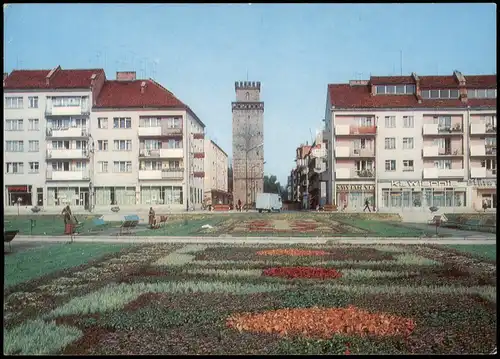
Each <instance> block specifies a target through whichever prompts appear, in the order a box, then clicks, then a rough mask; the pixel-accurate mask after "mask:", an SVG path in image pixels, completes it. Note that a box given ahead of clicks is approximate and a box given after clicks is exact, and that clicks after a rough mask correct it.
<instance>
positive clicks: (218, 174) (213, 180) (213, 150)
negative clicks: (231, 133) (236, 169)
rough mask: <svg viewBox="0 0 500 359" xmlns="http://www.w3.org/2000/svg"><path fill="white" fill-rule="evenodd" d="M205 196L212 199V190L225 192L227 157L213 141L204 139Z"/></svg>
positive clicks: (226, 184) (226, 188)
mask: <svg viewBox="0 0 500 359" xmlns="http://www.w3.org/2000/svg"><path fill="white" fill-rule="evenodd" d="M204 166H205V181H204V193H205V198H210V199H212V193H211V192H212V190H217V191H222V192H227V191H228V183H227V168H228V157H227V154H226V153H225V152H223V151H222V150H221V149H220V148H219V146H217V145H216V144H215V143H214V142H213V141H211V140H206V141H205V164H204Z"/></svg>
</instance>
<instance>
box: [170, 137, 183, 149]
mask: <svg viewBox="0 0 500 359" xmlns="http://www.w3.org/2000/svg"><path fill="white" fill-rule="evenodd" d="M167 148H182V140H174V139H170V140H168V142H167Z"/></svg>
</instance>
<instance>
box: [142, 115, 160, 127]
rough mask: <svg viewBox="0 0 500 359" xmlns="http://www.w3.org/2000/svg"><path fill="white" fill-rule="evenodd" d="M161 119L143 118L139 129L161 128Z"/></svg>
mask: <svg viewBox="0 0 500 359" xmlns="http://www.w3.org/2000/svg"><path fill="white" fill-rule="evenodd" d="M160 126H161V118H159V117H141V118H139V127H160Z"/></svg>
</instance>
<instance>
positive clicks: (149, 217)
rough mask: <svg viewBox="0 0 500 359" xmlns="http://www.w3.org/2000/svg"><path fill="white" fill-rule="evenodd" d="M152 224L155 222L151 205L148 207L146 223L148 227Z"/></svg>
mask: <svg viewBox="0 0 500 359" xmlns="http://www.w3.org/2000/svg"><path fill="white" fill-rule="evenodd" d="M154 224H155V211H154V210H153V207H150V208H149V214H148V225H149V227H150V228H153V227H154Z"/></svg>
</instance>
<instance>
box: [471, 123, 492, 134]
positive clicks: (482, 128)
mask: <svg viewBox="0 0 500 359" xmlns="http://www.w3.org/2000/svg"><path fill="white" fill-rule="evenodd" d="M496 133H497V127H496V126H493V125H492V124H486V123H471V125H470V134H471V135H485V134H491V135H496Z"/></svg>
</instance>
